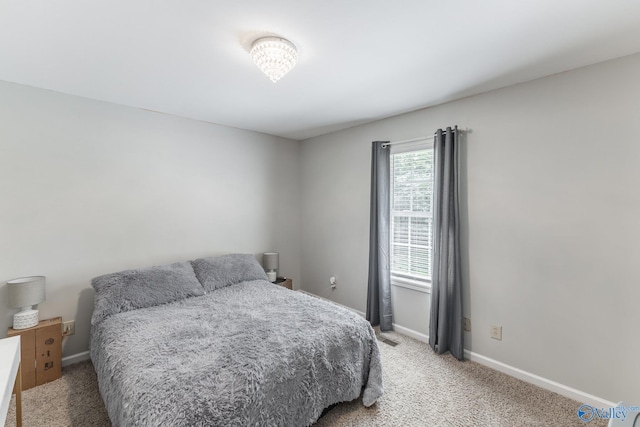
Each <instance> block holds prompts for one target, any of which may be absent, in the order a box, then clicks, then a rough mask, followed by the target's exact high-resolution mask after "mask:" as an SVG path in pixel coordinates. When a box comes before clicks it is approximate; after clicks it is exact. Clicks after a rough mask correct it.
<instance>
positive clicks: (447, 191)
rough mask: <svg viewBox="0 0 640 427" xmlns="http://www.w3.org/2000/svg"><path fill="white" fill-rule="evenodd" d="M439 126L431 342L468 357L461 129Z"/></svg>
mask: <svg viewBox="0 0 640 427" xmlns="http://www.w3.org/2000/svg"><path fill="white" fill-rule="evenodd" d="M455 130H456V131H455V132H454V131H452V130H451V128H450V127H448V128H447V130H446V131H443V130H442V129H438V131H437V132H436V137H435V140H434V178H433V271H432V274H431V280H432V282H431V322H430V324H429V345H430V346H431V347H432V348H433V349H434V351H436V352H437V353H439V354H442V353H445V352H447V351H450V352H451V354H452V355H453V356H455V357H456V358H457V359H459V360H462V359H464V347H463V337H464V335H463V334H464V332H463V315H462V282H461V277H462V276H461V269H460V213H459V211H460V208H459V204H458V179H459V178H458V176H459V174H458V156H459V154H458V153H459V147H458V132H457V127H456V128H455Z"/></svg>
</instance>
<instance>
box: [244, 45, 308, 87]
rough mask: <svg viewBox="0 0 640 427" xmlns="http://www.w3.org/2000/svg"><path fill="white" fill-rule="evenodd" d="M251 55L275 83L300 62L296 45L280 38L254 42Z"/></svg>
mask: <svg viewBox="0 0 640 427" xmlns="http://www.w3.org/2000/svg"><path fill="white" fill-rule="evenodd" d="M250 54H251V58H252V59H253V62H255V63H256V65H257V66H258V68H260V69H261V70H262V72H263V73H265V74H266V75H267V77H269V78H270V79H271V81H272V82H274V83H275V82H277V81H278V80H280V78H281V77H282V76H284V75H285V74H287V73H288V72H289V71H291V69H292V68H293V67H295V66H296V61H297V60H298V51H297V50H296V47H295V45H294V44H293V43H291V42H290V41H289V40H285V39H283V38H280V37H262V38H260V39H258V40H256V41H254V42H253V45H252V46H251V52H250Z"/></svg>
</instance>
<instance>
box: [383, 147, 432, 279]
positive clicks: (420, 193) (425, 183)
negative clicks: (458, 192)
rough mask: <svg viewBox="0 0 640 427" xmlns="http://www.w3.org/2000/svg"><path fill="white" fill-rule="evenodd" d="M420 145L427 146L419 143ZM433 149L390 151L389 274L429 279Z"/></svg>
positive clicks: (394, 276) (407, 277)
mask: <svg viewBox="0 0 640 427" xmlns="http://www.w3.org/2000/svg"><path fill="white" fill-rule="evenodd" d="M422 147H427V146H426V144H423V145H422ZM432 200H433V149H431V148H430V147H429V148H422V149H414V150H412V151H405V152H395V153H394V152H393V151H392V153H391V242H390V243H391V276H392V279H395V280H400V281H402V280H407V281H409V282H417V283H423V284H425V285H426V284H427V283H428V282H429V281H430V279H431V259H432V243H431V242H432V239H431V233H432V231H431V230H432V229H431V219H432V213H431V204H432Z"/></svg>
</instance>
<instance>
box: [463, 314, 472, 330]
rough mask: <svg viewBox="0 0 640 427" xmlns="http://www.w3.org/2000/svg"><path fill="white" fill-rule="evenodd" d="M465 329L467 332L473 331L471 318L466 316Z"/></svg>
mask: <svg viewBox="0 0 640 427" xmlns="http://www.w3.org/2000/svg"><path fill="white" fill-rule="evenodd" d="M464 330H465V331H467V332H471V319H469V318H468V317H465V318H464Z"/></svg>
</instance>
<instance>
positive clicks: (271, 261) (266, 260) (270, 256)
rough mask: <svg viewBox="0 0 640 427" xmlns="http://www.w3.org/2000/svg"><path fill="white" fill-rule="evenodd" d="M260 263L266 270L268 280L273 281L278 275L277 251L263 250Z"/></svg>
mask: <svg viewBox="0 0 640 427" xmlns="http://www.w3.org/2000/svg"><path fill="white" fill-rule="evenodd" d="M262 264H263V267H264V269H265V270H267V277H268V278H269V281H270V282H272V283H273V282H275V281H276V278H277V277H278V273H277V272H276V270H277V269H278V253H277V252H265V253H264V254H263V255H262Z"/></svg>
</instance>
